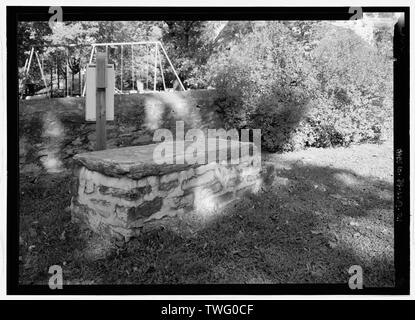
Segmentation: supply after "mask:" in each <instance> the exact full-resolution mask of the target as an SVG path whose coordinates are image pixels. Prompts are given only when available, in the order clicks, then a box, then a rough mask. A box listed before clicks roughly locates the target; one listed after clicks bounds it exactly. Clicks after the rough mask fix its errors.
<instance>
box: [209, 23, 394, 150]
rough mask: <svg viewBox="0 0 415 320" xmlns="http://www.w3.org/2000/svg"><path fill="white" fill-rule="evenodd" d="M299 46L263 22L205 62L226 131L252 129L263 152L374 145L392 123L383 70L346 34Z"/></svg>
mask: <svg viewBox="0 0 415 320" xmlns="http://www.w3.org/2000/svg"><path fill="white" fill-rule="evenodd" d="M313 32H314V35H313V37H312V38H310V39H309V43H310V45H304V39H301V41H300V40H299V38H298V37H296V36H295V35H294V34H293V32H292V29H289V28H287V26H286V25H285V24H282V23H279V22H268V23H267V24H266V25H265V26H264V27H262V28H258V29H256V30H255V31H253V32H252V33H251V34H249V35H247V36H245V37H244V38H243V39H242V40H241V41H239V42H236V43H234V44H233V45H232V46H230V48H229V50H225V51H224V52H221V53H220V54H216V55H214V56H213V57H211V59H210V61H209V63H208V65H209V66H210V69H209V70H208V72H207V82H208V83H211V84H213V86H214V87H216V89H217V91H218V94H219V98H218V101H217V105H218V107H219V108H220V109H221V110H222V112H223V115H224V120H225V122H226V124H227V126H228V127H236V128H246V127H249V128H260V129H261V130H262V144H263V148H264V149H266V150H269V151H289V150H295V149H301V148H305V147H311V146H314V147H328V146H338V145H344V146H347V145H349V144H350V143H357V142H363V141H377V140H379V139H381V138H382V137H383V136H385V135H386V134H387V130H388V128H391V121H392V105H391V96H392V79H391V76H392V72H391V67H392V65H391V63H390V62H388V61H387V60H386V58H384V57H383V56H381V55H379V54H378V52H377V50H376V48H375V47H372V46H371V45H369V44H367V43H366V42H365V41H364V40H363V39H361V38H360V37H359V36H357V35H356V34H355V33H354V32H352V31H350V30H347V29H342V28H333V29H332V30H324V29H323V30H322V29H320V30H319V29H318V28H316V29H314V31H313Z"/></svg>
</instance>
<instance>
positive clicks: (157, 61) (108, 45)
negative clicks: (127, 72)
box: [82, 41, 186, 96]
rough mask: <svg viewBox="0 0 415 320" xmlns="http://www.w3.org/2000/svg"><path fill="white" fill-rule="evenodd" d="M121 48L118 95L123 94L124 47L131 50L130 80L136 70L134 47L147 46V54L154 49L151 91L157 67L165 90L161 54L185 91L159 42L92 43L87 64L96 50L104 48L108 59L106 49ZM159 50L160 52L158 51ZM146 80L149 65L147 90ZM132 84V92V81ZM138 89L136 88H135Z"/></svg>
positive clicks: (154, 83)
mask: <svg viewBox="0 0 415 320" xmlns="http://www.w3.org/2000/svg"><path fill="white" fill-rule="evenodd" d="M118 46H120V47H121V67H120V69H121V85H120V89H119V90H118V93H121V94H123V93H124V88H123V75H124V61H123V60H124V48H125V47H130V48H131V75H132V79H134V77H135V75H136V68H135V66H134V61H135V60H134V59H135V55H134V47H135V46H147V47H148V52H149V53H150V52H151V49H152V46H154V47H155V50H154V75H153V76H154V78H153V91H156V88H157V87H156V85H157V69H158V66H159V67H160V73H161V78H162V83H163V88H164V90H166V82H165V79H164V71H163V63H162V58H161V57H162V56H161V55H162V54H163V55H164V57H165V58H166V60H167V62H168V63H169V65H170V67H171V69H172V70H173V73H174V75H175V77H176V79H177V81H178V83H179V85H180V88H181V89H182V90H183V91H185V90H186V89H185V88H184V86H183V83H182V81H181V80H180V78H179V76H178V74H177V72H176V69H174V67H173V64H172V62H171V60H170V58H169V56H168V55H167V52H166V50H165V49H164V46H163V44H162V43H161V42H160V41H138V42H108V43H94V44H92V48H91V54H90V58H89V64H92V62H93V58H94V55H96V53H97V51H98V48H102V47H104V48H105V53H106V55H107V57H108V48H114V47H118ZM160 49H161V50H160ZM148 80H149V65H148V63H147V89H148ZM132 84H133V90H134V81H132ZM137 89H138V88H137ZM85 93H86V81H85V84H84V88H83V91H82V96H85Z"/></svg>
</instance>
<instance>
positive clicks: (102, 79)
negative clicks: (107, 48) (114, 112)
mask: <svg viewBox="0 0 415 320" xmlns="http://www.w3.org/2000/svg"><path fill="white" fill-rule="evenodd" d="M96 84H97V93H96V94H97V95H96V103H97V105H96V122H97V124H96V125H97V126H96V133H97V139H96V142H97V143H96V150H104V149H106V144H107V131H106V122H107V115H106V110H107V106H106V101H105V95H106V89H107V56H106V54H105V53H102V52H100V53H97V60H96Z"/></svg>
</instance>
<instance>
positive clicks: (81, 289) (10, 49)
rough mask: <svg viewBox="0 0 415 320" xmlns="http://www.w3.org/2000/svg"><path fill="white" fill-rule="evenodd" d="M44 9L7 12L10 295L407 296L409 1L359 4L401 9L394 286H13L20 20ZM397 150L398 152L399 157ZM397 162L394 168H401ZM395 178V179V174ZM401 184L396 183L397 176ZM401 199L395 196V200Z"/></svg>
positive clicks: (208, 15) (195, 14)
mask: <svg viewBox="0 0 415 320" xmlns="http://www.w3.org/2000/svg"><path fill="white" fill-rule="evenodd" d="M48 9H49V7H44V6H43V7H39V6H37V7H34V6H8V7H7V8H6V10H7V18H6V20H7V27H6V37H7V38H6V41H7V42H6V43H7V60H6V61H7V84H8V85H7V140H8V143H7V170H8V180H7V294H13V295H16V294H29V295H38V294H47V295H50V294H58V295H65V294H66V295H73V294H81V295H85V294H93V295H108V294H116V295H132V294H140V295H147V294H160V295H168V294H174V295H177V294H193V295H202V294H203V295H205V294H208V295H213V294H220V295H224V294H232V295H251V294H254V295H258V294H262V295H269V294H284V295H293V294H297V295H321V294H329V295H332V294H337V295H338V294H345V295H371V294H375V295H383V294H388V295H396V294H399V295H404V294H409V241H410V237H409V232H410V224H409V216H410V212H409V7H362V9H363V12H403V13H404V21H405V23H404V24H399V23H398V24H397V25H396V26H395V35H399V41H396V40H397V38H396V37H395V39H394V56H395V59H396V60H395V62H394V151H395V154H394V160H395V162H394V183H395V188H394V189H395V194H394V197H395V202H394V208H395V210H394V214H395V217H394V218H395V224H394V233H395V242H394V245H395V250H394V255H395V287H394V288H364V289H363V290H350V289H349V287H348V285H347V283H345V284H340V285H339V284H324V285H323V284H275V285H274V284H272V285H256V284H252V285H247V284H231V285H222V284H212V285H208V284H206V285H88V286H87V285H84V286H83V285H69V286H64V287H63V289H62V290H50V289H49V287H48V286H46V285H45V286H42V285H19V284H18V270H19V268H18V265H19V260H18V252H19V244H18V243H19V240H18V239H19V215H18V214H16V213H18V212H19V197H20V193H19V166H18V164H19V150H18V143H16V141H17V142H18V141H19V140H18V139H19V135H18V129H19V122H18V119H19V113H18V106H19V99H18V94H17V90H16V88H18V78H17V74H18V73H17V58H16V57H17V55H16V50H17V39H16V29H17V22H18V21H41V20H42V21H48V20H49V18H50V17H51V15H50V14H49V13H48ZM351 15H352V14H350V13H349V7H69V6H66V7H63V18H64V20H66V21H76V20H81V21H82V20H90V21H93V20H94V21H98V20H101V21H102V20H124V21H126V20H187V19H189V20H348V19H350V17H351ZM397 150H401V155H400V156H399V159H398V157H397V152H396V151H397ZM398 167H400V168H399V170H398ZM397 179H400V180H397ZM397 181H398V182H399V188H396V182H397ZM397 200H398V201H397Z"/></svg>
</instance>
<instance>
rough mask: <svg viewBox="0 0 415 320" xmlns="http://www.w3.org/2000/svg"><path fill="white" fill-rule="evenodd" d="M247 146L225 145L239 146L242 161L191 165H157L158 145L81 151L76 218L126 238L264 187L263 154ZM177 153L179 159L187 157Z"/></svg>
mask: <svg viewBox="0 0 415 320" xmlns="http://www.w3.org/2000/svg"><path fill="white" fill-rule="evenodd" d="M246 144H247V143H236V144H232V145H231V144H230V143H228V145H227V146H226V145H225V148H226V149H227V154H228V157H229V155H230V154H231V152H232V150H234V149H235V148H238V149H239V150H240V154H239V159H237V160H239V161H235V160H232V161H231V160H230V159H228V160H222V161H218V160H216V161H211V162H209V161H206V162H203V163H193V164H189V163H186V162H185V163H182V164H178V163H177V162H179V161H175V163H174V164H157V163H156V162H155V161H154V160H153V152H154V149H155V148H156V146H157V144H151V145H145V146H135V147H126V148H119V149H112V150H104V151H95V152H88V153H82V154H78V155H76V156H74V163H75V167H74V187H73V191H72V192H73V196H72V201H71V212H72V218H73V220H74V221H82V222H84V223H86V224H87V225H88V226H89V227H90V228H91V229H93V230H94V231H96V232H98V233H100V234H103V235H108V236H111V237H117V238H124V239H125V240H128V239H129V238H131V237H132V236H134V235H137V234H138V233H139V232H140V231H141V230H142V228H143V226H145V225H146V224H147V223H149V222H151V223H152V224H154V223H157V222H158V221H160V219H163V218H165V217H177V216H179V215H185V214H186V213H189V212H191V211H204V210H212V209H217V208H220V207H222V206H224V205H225V204H227V203H229V202H231V201H233V200H235V199H237V198H239V197H241V196H242V195H243V194H244V193H245V192H246V191H256V190H258V188H259V187H260V183H261V179H260V169H261V167H260V166H261V161H260V154H259V153H258V152H254V154H253V155H250V154H249V153H247V152H246V151H247V149H245V151H244V150H242V149H243V148H239V146H242V145H245V147H246ZM249 145H250V146H251V148H253V149H254V150H256V147H255V146H254V145H253V144H252V143H249ZM220 148H221V147H219V149H220ZM218 152H220V150H219V151H217V150H214V151H213V153H212V152H211V151H209V150H206V152H205V156H206V158H205V159H214V158H211V157H212V156H215V155H218V154H219V153H218ZM177 154H178V155H176V156H175V160H177V159H179V158H180V157H182V156H183V154H179V153H177ZM235 162H238V163H235Z"/></svg>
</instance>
